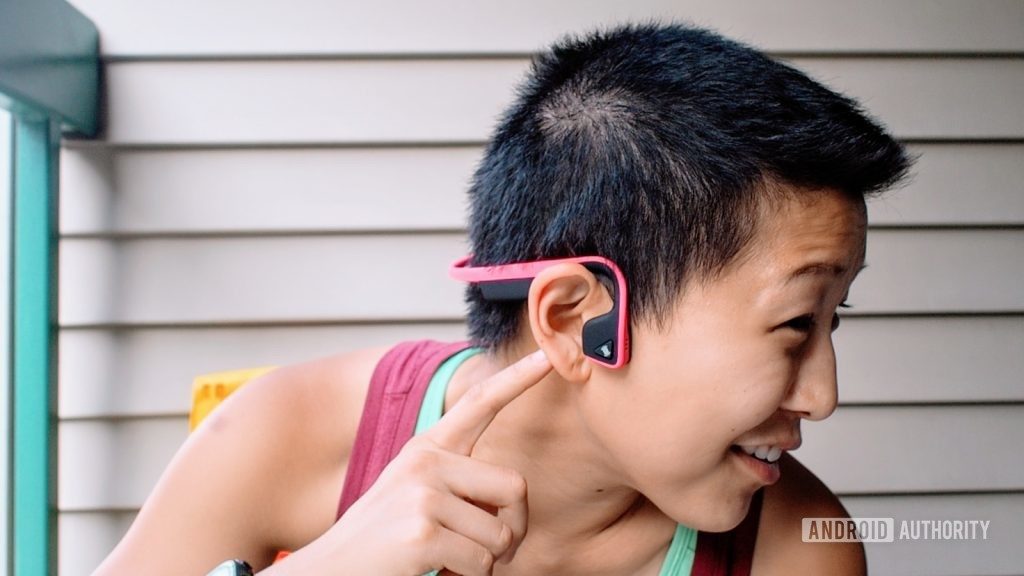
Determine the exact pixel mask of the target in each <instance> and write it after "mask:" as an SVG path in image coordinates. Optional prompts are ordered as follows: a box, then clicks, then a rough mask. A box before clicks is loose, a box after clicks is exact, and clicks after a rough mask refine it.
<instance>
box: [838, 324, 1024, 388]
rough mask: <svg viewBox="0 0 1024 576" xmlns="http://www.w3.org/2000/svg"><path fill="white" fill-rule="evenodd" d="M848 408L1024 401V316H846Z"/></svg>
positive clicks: (841, 372) (841, 339)
mask: <svg viewBox="0 0 1024 576" xmlns="http://www.w3.org/2000/svg"><path fill="white" fill-rule="evenodd" d="M834 342H835V350H836V363H837V372H838V378H839V400H840V402H843V403H871V404H876V403H886V402H893V403H929V402H931V403H934V402H951V403H952V402H1022V401H1024V316H1022V315H1017V316H1002V317H1000V316H993V317H986V316H974V317H970V316H968V317H861V318H858V317H856V316H854V317H850V316H846V317H844V318H843V321H842V325H841V327H840V328H839V330H837V331H836V333H835V337H834Z"/></svg>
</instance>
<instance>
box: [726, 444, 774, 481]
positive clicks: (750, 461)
mask: <svg viewBox="0 0 1024 576" xmlns="http://www.w3.org/2000/svg"><path fill="white" fill-rule="evenodd" d="M730 451H731V452H732V453H733V455H734V456H736V458H738V459H739V460H740V461H741V462H742V463H743V464H744V465H745V466H746V467H747V468H749V469H750V470H751V471H753V473H754V474H755V475H756V476H757V478H758V480H760V481H761V483H762V484H764V485H766V486H768V485H771V484H775V483H776V482H778V481H779V477H780V476H781V475H782V473H781V472H779V462H778V460H776V461H775V462H772V463H771V464H769V463H767V462H765V461H763V460H758V459H757V458H754V457H753V456H751V455H749V454H747V453H746V452H744V451H743V449H742V448H739V447H736V446H734V447H732V448H731V449H730Z"/></svg>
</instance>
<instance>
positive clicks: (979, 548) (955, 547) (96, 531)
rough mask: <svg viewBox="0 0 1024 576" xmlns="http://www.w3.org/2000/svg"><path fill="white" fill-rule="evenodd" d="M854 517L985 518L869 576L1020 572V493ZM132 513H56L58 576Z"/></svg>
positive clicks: (857, 511) (856, 510)
mask: <svg viewBox="0 0 1024 576" xmlns="http://www.w3.org/2000/svg"><path fill="white" fill-rule="evenodd" d="M842 501H843V505H844V506H846V508H847V509H848V510H849V511H850V513H851V514H852V515H853V516H859V517H865V518H893V519H894V521H895V522H896V523H897V525H898V523H899V522H900V521H902V520H931V519H936V520H948V519H958V520H979V519H980V520H988V521H989V522H990V524H989V532H988V536H989V538H988V540H982V541H963V542H937V541H904V542H894V543H892V544H867V545H866V546H865V548H866V552H867V557H868V568H869V573H870V574H871V575H872V576H971V575H977V574H989V575H1006V576H1009V575H1019V574H1020V573H1021V572H1020V567H1021V566H1022V565H1024V548H1021V546H1020V543H1019V539H1018V535H1019V534H1020V533H1021V531H1022V530H1024V520H1022V519H1024V495H1022V494H968V495H941V496H932V495H928V496H899V497H885V496H844V497H842ZM134 517H135V514H134V511H123V512H75V511H65V512H62V513H61V515H60V526H59V528H60V533H61V535H62V537H63V538H62V539H61V542H60V548H61V550H60V574H61V576H86V575H87V574H89V573H90V572H91V571H92V567H94V566H96V565H97V564H98V563H99V562H100V560H101V559H102V558H103V557H104V555H105V551H106V550H110V549H111V548H113V546H114V544H115V543H116V542H117V541H118V540H119V539H120V537H121V534H122V533H123V532H124V530H126V529H127V527H128V524H129V523H130V522H131V521H132V520H133V519H134Z"/></svg>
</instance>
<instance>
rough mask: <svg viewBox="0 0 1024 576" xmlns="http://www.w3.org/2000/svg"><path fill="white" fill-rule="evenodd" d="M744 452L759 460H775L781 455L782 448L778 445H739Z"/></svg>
mask: <svg viewBox="0 0 1024 576" xmlns="http://www.w3.org/2000/svg"><path fill="white" fill-rule="evenodd" d="M740 448H742V449H743V451H744V452H746V453H747V454H750V455H751V456H756V457H758V458H760V459H761V460H767V461H769V462H775V461H776V460H778V459H779V457H780V456H782V448H779V447H778V446H740Z"/></svg>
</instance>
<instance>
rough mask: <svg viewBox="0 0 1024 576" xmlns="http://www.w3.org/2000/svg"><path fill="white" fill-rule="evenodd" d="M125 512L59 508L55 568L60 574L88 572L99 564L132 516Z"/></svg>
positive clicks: (81, 575)
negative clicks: (65, 510)
mask: <svg viewBox="0 0 1024 576" xmlns="http://www.w3.org/2000/svg"><path fill="white" fill-rule="evenodd" d="M135 514H136V512H135V511H134V510H132V511H127V512H112V511H103V512H81V513H79V512H61V513H60V516H59V517H58V520H57V530H58V533H59V534H60V538H59V540H58V543H57V544H58V559H57V570H58V571H59V572H58V573H59V574H60V576H88V575H89V574H91V573H92V571H93V570H95V569H96V567H97V566H99V564H100V562H102V561H103V559H104V558H106V557H107V554H109V553H110V551H111V550H113V549H114V545H115V544H117V542H118V541H120V540H121V537H122V536H123V535H124V533H125V532H127V531H128V527H129V526H130V525H131V523H132V522H133V521H134V520H135Z"/></svg>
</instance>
